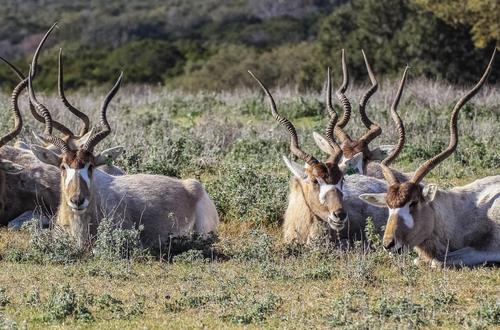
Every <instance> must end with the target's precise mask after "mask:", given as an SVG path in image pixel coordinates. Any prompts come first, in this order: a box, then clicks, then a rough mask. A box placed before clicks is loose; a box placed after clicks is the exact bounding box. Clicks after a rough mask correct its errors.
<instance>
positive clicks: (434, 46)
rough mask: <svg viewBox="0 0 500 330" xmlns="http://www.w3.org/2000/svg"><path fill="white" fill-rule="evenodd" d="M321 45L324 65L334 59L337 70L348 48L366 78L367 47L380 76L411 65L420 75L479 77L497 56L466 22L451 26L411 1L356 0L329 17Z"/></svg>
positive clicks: (451, 78) (350, 58) (351, 59)
mask: <svg viewBox="0 0 500 330" xmlns="http://www.w3.org/2000/svg"><path fill="white" fill-rule="evenodd" d="M319 47H320V50H321V54H322V62H323V63H324V65H325V66H326V65H332V63H333V68H334V72H337V73H338V72H339V71H340V50H341V49H342V48H345V49H346V51H347V55H348V62H349V67H350V69H351V72H352V73H353V76H355V77H362V79H367V78H366V69H365V66H364V62H363V59H362V55H361V49H364V50H365V51H366V53H367V56H368V58H369V60H370V63H371V64H372V67H373V68H374V71H375V72H376V74H377V75H378V76H381V75H384V74H388V75H393V76H394V75H399V74H401V72H402V70H403V68H404V67H405V65H407V64H409V65H410V66H411V67H412V70H411V73H412V75H414V76H418V75H425V76H427V77H430V78H444V79H447V80H449V81H452V82H460V83H469V82H470V81H474V80H475V79H477V77H478V76H479V75H480V74H481V70H483V69H484V67H485V65H486V63H487V61H488V60H489V56H490V55H491V50H489V49H485V50H479V49H476V48H475V46H474V44H473V42H472V39H471V36H470V33H469V30H468V29H467V28H466V27H463V26H457V27H454V26H451V25H449V24H447V23H446V22H445V21H443V20H441V19H440V18H438V17H436V16H435V15H433V14H432V13H430V12H428V11H426V10H424V9H422V8H421V7H420V6H417V5H416V4H414V3H413V2H411V0H353V1H351V2H350V3H348V4H346V5H344V6H342V7H340V8H339V9H338V10H335V11H334V12H333V13H332V14H331V15H330V16H329V17H327V18H326V19H325V20H324V21H323V24H322V27H321V31H320V34H319ZM496 75H497V76H498V74H496ZM492 78H494V77H492Z"/></svg>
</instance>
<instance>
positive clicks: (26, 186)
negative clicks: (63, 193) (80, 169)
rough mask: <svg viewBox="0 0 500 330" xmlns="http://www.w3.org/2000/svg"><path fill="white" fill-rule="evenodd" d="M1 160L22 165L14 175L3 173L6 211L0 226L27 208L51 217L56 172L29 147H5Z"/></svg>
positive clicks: (55, 200) (55, 197) (56, 190)
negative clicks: (26, 148)
mask: <svg viewBox="0 0 500 330" xmlns="http://www.w3.org/2000/svg"><path fill="white" fill-rule="evenodd" d="M0 159H9V160H11V161H12V162H14V163H16V164H18V165H22V167H23V170H22V171H20V172H19V173H18V174H17V175H6V176H5V189H6V191H7V192H8V193H7V194H6V195H5V198H4V200H5V210H4V213H3V214H2V215H1V216H0V225H2V226H5V225H7V224H8V223H9V222H11V221H14V220H15V219H16V218H17V217H19V216H21V215H22V214H23V213H25V212H27V211H34V210H39V211H40V213H42V214H45V215H48V216H51V215H53V214H55V212H56V210H57V206H58V202H59V180H60V179H59V177H60V175H59V172H58V171H57V169H56V168H54V167H53V166H48V165H46V164H44V163H42V162H40V161H39V160H38V159H37V158H36V157H35V155H34V154H33V153H32V152H31V151H28V150H24V149H19V148H14V147H9V146H4V147H3V148H0Z"/></svg>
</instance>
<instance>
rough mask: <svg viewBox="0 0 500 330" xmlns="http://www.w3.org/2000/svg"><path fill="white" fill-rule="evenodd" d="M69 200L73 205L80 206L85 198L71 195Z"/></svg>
mask: <svg viewBox="0 0 500 330" xmlns="http://www.w3.org/2000/svg"><path fill="white" fill-rule="evenodd" d="M70 201H71V203H72V204H73V205H75V206H77V207H80V206H82V205H83V204H84V203H85V198H83V197H71V199H70Z"/></svg>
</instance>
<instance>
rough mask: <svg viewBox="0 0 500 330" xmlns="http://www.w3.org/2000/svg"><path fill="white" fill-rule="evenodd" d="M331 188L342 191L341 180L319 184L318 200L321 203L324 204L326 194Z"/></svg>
mask: <svg viewBox="0 0 500 330" xmlns="http://www.w3.org/2000/svg"><path fill="white" fill-rule="evenodd" d="M333 189H337V190H338V191H340V192H342V181H340V182H339V183H337V184H326V183H320V184H319V201H320V203H321V204H325V202H326V194H328V192H330V191H332V190H333Z"/></svg>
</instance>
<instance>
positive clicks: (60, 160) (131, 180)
mask: <svg viewBox="0 0 500 330" xmlns="http://www.w3.org/2000/svg"><path fill="white" fill-rule="evenodd" d="M35 66H36V59H35V58H34V59H33V63H32V68H31V70H33V68H34V67H35ZM32 77H33V75H32V74H31V72H30V74H29V75H28V91H29V97H30V102H31V103H33V105H34V107H35V108H36V110H37V111H39V112H40V113H41V114H42V116H43V118H44V122H45V131H44V132H43V135H42V136H41V139H42V140H43V141H46V142H47V143H50V144H51V145H53V146H55V147H57V149H58V151H59V152H54V151H52V150H50V149H49V148H44V147H41V146H32V151H33V153H34V154H35V155H36V157H37V158H38V159H40V161H42V162H44V163H46V164H48V165H53V166H54V167H55V168H58V169H59V172H60V191H61V198H60V205H59V209H58V212H57V218H56V225H58V226H60V227H62V228H63V229H65V230H66V231H67V232H69V233H70V234H71V235H73V236H74V237H75V238H76V240H77V242H78V243H79V244H81V245H83V244H87V243H89V242H91V240H92V237H93V235H94V234H95V233H96V229H97V227H98V225H99V222H100V220H101V219H102V218H103V217H106V218H110V219H111V220H112V221H113V223H114V224H115V225H116V226H123V227H131V226H135V227H138V226H140V225H143V226H144V227H143V231H142V236H141V239H142V241H143V243H144V244H145V245H146V246H149V247H157V246H158V245H165V244H167V243H168V242H169V240H170V238H171V237H172V236H174V237H176V236H184V235H187V234H189V233H196V234H200V235H206V234H208V233H210V232H215V231H216V229H217V225H218V223H219V218H218V214H217V210H216V208H215V205H214V203H213V202H212V200H211V199H210V197H209V196H208V194H207V193H206V192H205V190H204V189H203V187H202V185H201V184H200V183H199V182H198V181H196V180H178V179H175V178H169V177H164V176H157V175H143V174H139V175H124V176H111V175H108V174H106V173H104V172H102V171H101V170H99V169H98V167H99V166H101V165H104V164H106V163H107V162H108V161H109V160H110V159H114V158H115V157H117V156H118V153H116V152H115V148H113V149H108V150H105V151H103V152H101V153H99V154H95V153H94V148H95V146H96V145H97V144H98V143H99V142H101V141H102V140H103V139H105V138H106V137H107V136H108V135H109V134H110V133H111V127H110V125H109V123H108V120H107V117H106V112H107V108H108V105H109V103H110V102H111V100H112V99H113V97H114V96H115V95H116V93H117V92H118V90H119V88H120V84H121V79H122V75H120V77H119V78H118V80H117V81H116V83H115V85H114V86H113V88H112V89H111V91H110V92H109V93H108V95H107V96H106V98H105V100H104V102H103V104H102V107H101V116H100V126H101V128H100V130H99V131H98V132H92V134H90V135H89V137H88V139H86V141H85V142H84V143H83V144H81V145H79V146H77V147H75V146H71V145H70V144H69V143H68V142H67V141H66V140H64V139H62V138H59V137H56V136H54V135H53V134H52V129H53V127H52V124H53V121H52V117H51V115H50V112H49V110H48V109H47V108H46V107H45V106H44V105H43V104H42V103H41V102H39V101H38V100H37V98H36V95H35V92H34V90H33V86H32Z"/></svg>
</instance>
